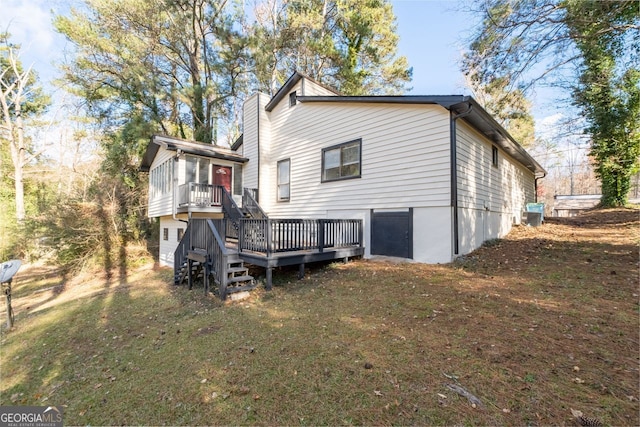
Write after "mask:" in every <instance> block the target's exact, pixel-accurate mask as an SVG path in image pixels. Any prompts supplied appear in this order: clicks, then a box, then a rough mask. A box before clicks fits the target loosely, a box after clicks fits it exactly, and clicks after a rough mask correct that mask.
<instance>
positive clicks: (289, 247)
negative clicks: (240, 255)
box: [238, 218, 363, 255]
mask: <svg viewBox="0 0 640 427" xmlns="http://www.w3.org/2000/svg"><path fill="white" fill-rule="evenodd" d="M239 231H240V233H239V239H238V249H239V251H240V252H244V251H250V252H260V253H265V254H267V255H271V254H272V253H277V252H291V251H305V250H317V251H319V252H323V251H324V250H325V249H331V248H346V247H361V246H362V236H363V229H362V221H361V220H357V219H250V218H245V219H242V220H240V230H239Z"/></svg>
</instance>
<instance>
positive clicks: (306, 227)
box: [228, 219, 364, 290]
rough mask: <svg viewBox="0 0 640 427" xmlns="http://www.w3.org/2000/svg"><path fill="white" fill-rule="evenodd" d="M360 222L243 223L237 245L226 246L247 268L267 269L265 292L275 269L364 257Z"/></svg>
mask: <svg viewBox="0 0 640 427" xmlns="http://www.w3.org/2000/svg"><path fill="white" fill-rule="evenodd" d="M362 234H363V233H362V221H360V220H339V219H315V220H307V219H304V220H303V219H264V220H255V219H244V220H241V224H240V230H239V239H238V242H237V244H235V245H231V246H228V248H229V250H231V251H237V253H238V256H239V257H240V258H241V259H242V260H243V261H245V262H247V263H249V264H253V265H256V266H258V267H263V268H265V269H266V279H267V283H266V288H267V289H268V290H269V289H271V286H272V272H273V268H274V267H281V266H288V265H298V266H299V277H300V278H302V277H303V276H304V268H305V264H309V263H312V262H322V261H330V260H335V259H343V260H348V259H349V258H353V257H360V256H363V255H364V246H363V245H362Z"/></svg>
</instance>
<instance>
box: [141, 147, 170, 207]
mask: <svg viewBox="0 0 640 427" xmlns="http://www.w3.org/2000/svg"><path fill="white" fill-rule="evenodd" d="M174 156H175V152H173V151H169V150H166V149H164V148H163V147H160V148H159V149H158V154H156V157H155V159H153V162H152V163H151V168H150V169H149V179H151V171H152V170H153V169H155V168H157V167H158V166H159V165H161V164H162V163H164V162H166V161H167V160H169V159H171V158H173V157H174ZM175 172H177V168H174V173H175ZM173 176H175V175H173ZM170 186H171V184H170ZM147 200H149V208H148V213H147V216H148V217H149V218H157V217H160V216H163V215H171V214H172V209H171V202H172V200H173V198H172V191H169V192H168V193H166V194H162V195H158V196H156V197H155V198H152V197H151V185H149V193H148V198H147Z"/></svg>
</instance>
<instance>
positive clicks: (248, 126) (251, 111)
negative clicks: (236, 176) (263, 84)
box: [242, 94, 260, 188]
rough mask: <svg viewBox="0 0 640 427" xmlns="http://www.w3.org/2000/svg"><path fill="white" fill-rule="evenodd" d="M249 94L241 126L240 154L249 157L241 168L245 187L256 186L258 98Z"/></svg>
mask: <svg viewBox="0 0 640 427" xmlns="http://www.w3.org/2000/svg"><path fill="white" fill-rule="evenodd" d="M259 98H260V95H259V94H256V95H253V96H251V97H250V98H249V99H247V101H246V102H245V103H244V107H243V126H242V129H243V130H242V155H243V156H244V157H246V158H248V159H249V162H247V163H246V164H245V165H244V167H243V168H242V169H243V170H242V174H243V177H242V178H243V179H242V180H243V183H244V186H245V187H247V188H258V163H259V162H258V99H259Z"/></svg>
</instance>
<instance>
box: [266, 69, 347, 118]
mask: <svg viewBox="0 0 640 427" xmlns="http://www.w3.org/2000/svg"><path fill="white" fill-rule="evenodd" d="M302 79H305V80H309V81H310V82H313V83H315V84H317V85H318V86H322V87H323V88H325V89H327V90H329V91H331V92H333V93H335V94H336V95H340V93H339V92H337V91H336V90H335V89H332V88H330V87H328V86H325V85H323V84H322V83H320V82H317V81H315V80H314V79H312V78H311V77H309V76H306V75H304V74H302V73H300V72H298V71H296V72H294V73H293V75H291V77H289V78H288V79H287V81H286V82H285V83H284V84H283V85H282V87H280V89H278V91H277V92H276V94H275V95H273V98H271V100H270V101H269V102H268V103H267V105H265V107H264V109H265V110H266V111H272V110H273V109H274V108H275V106H276V105H278V103H279V102H280V101H282V98H284V97H285V96H287V95H288V94H289V92H291V89H293V88H294V87H295V85H296V84H297V83H298V82H299V81H300V80H302ZM302 92H303V93H302V94H300V95H304V86H303V89H302ZM300 95H299V96H298V98H299V97H300Z"/></svg>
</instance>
